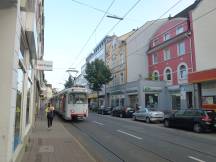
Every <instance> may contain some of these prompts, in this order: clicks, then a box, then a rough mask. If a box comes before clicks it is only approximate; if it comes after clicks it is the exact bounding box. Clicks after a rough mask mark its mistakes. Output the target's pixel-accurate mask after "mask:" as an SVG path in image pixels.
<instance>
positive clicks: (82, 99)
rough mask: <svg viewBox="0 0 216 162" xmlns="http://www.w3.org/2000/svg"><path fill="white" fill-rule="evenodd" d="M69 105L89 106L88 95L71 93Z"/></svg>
mask: <svg viewBox="0 0 216 162" xmlns="http://www.w3.org/2000/svg"><path fill="white" fill-rule="evenodd" d="M69 104H87V96H86V94H83V93H79V94H74V93H71V94H70V95H69Z"/></svg>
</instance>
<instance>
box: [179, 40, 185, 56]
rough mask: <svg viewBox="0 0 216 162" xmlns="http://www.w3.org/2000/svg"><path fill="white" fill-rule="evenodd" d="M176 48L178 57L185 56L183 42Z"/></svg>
mask: <svg viewBox="0 0 216 162" xmlns="http://www.w3.org/2000/svg"><path fill="white" fill-rule="evenodd" d="M177 48H178V55H179V56H181V55H184V54H185V43H184V41H183V42H180V43H178V45H177Z"/></svg>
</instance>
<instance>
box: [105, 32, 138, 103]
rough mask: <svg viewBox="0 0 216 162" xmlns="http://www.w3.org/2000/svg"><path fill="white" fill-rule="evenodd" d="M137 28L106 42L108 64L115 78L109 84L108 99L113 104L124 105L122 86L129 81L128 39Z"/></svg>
mask: <svg viewBox="0 0 216 162" xmlns="http://www.w3.org/2000/svg"><path fill="white" fill-rule="evenodd" d="M134 32H135V30H133V31H131V32H129V33H126V34H124V35H122V36H120V37H117V36H114V37H113V40H112V41H110V42H108V43H107V44H106V64H107V65H108V66H109V68H110V70H111V72H112V75H113V80H112V81H111V82H110V83H109V84H108V85H107V87H106V88H107V94H108V100H109V103H111V105H112V106H113V105H124V102H125V101H124V96H123V93H122V88H123V87H124V86H125V84H126V83H127V58H126V57H127V54H126V53H127V48H126V39H127V38H128V37H130V36H131V35H132V34H133V33H134Z"/></svg>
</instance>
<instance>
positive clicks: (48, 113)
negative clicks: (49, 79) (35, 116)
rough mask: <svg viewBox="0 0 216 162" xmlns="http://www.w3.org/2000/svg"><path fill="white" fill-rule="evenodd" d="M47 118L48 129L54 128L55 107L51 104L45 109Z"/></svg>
mask: <svg viewBox="0 0 216 162" xmlns="http://www.w3.org/2000/svg"><path fill="white" fill-rule="evenodd" d="M45 111H46V116H47V123H48V129H49V128H51V127H52V121H53V117H54V107H53V106H52V105H51V103H48V105H47V108H46V109H45Z"/></svg>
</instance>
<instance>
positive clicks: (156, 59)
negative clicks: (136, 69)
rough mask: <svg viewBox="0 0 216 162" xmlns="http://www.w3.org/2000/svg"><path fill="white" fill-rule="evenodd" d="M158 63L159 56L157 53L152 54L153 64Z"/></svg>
mask: <svg viewBox="0 0 216 162" xmlns="http://www.w3.org/2000/svg"><path fill="white" fill-rule="evenodd" d="M157 63H158V56H157V53H154V54H153V55H152V64H157Z"/></svg>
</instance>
